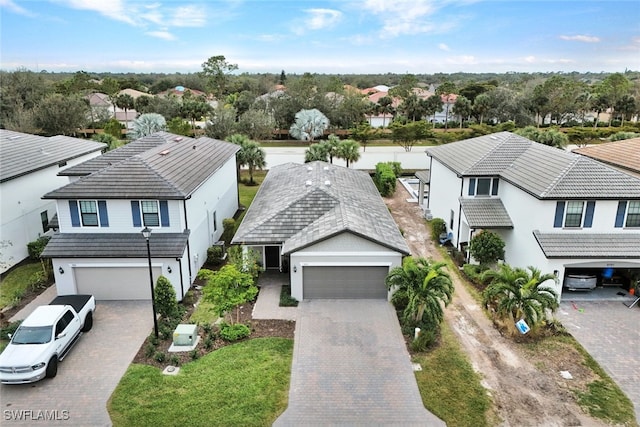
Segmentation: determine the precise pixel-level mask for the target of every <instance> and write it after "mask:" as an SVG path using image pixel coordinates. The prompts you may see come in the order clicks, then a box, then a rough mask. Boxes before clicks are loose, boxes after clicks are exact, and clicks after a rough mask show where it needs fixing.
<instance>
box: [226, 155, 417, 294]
mask: <svg viewBox="0 0 640 427" xmlns="http://www.w3.org/2000/svg"><path fill="white" fill-rule="evenodd" d="M232 243H236V244H242V245H244V246H245V247H247V248H251V249H253V250H255V251H257V253H258V255H259V258H260V259H261V261H262V265H263V266H264V267H265V268H266V269H267V270H271V269H272V270H277V271H284V272H288V274H289V277H290V281H291V295H292V296H293V297H294V298H296V299H298V300H303V299H311V298H387V297H388V291H387V287H386V286H385V284H384V280H385V277H386V276H387V274H388V273H389V270H390V269H391V268H393V267H396V266H399V265H401V263H402V257H403V256H404V255H407V254H408V253H409V248H408V246H407V244H406V242H405V240H404V238H403V237H402V235H401V234H400V231H399V230H398V227H397V225H396V223H395V222H394V220H393V218H392V217H391V214H390V213H389V210H388V209H387V207H386V205H385V204H384V202H383V200H382V198H381V197H380V193H379V192H378V190H377V189H376V187H375V185H374V184H373V181H372V180H371V177H370V176H369V175H368V174H367V173H365V172H362V171H358V170H354V169H348V168H345V167H341V166H336V165H333V164H329V163H325V162H311V163H306V164H295V163H287V164H283V165H279V166H276V167H273V168H272V169H271V170H269V173H268V174H267V176H266V178H265V180H264V181H263V183H262V185H261V187H260V190H259V191H258V193H257V194H256V197H255V199H254V200H253V203H252V204H251V207H250V208H249V210H248V211H247V213H246V215H245V217H244V219H243V220H242V223H241V224H240V226H239V228H238V230H237V232H236V234H235V236H234V237H233V240H232Z"/></svg>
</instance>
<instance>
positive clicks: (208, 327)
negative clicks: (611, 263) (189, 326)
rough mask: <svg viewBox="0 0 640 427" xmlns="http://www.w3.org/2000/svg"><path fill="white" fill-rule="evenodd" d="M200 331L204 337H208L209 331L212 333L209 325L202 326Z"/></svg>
mask: <svg viewBox="0 0 640 427" xmlns="http://www.w3.org/2000/svg"><path fill="white" fill-rule="evenodd" d="M202 331H203V332H204V334H205V335H206V336H210V335H211V331H213V328H212V327H211V323H205V324H204V325H202Z"/></svg>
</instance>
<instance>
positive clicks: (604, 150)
mask: <svg viewBox="0 0 640 427" xmlns="http://www.w3.org/2000/svg"><path fill="white" fill-rule="evenodd" d="M573 152H574V153H577V154H580V155H583V156H586V157H590V158H592V159H595V160H598V161H600V162H603V163H607V164H609V165H612V166H615V167H619V168H621V169H624V170H627V171H630V172H632V173H635V174H637V175H640V138H632V139H625V140H623V141H615V142H607V143H605V144H598V145H590V146H588V147H582V148H576V149H575V150H573Z"/></svg>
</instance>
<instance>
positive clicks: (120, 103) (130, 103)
mask: <svg viewBox="0 0 640 427" xmlns="http://www.w3.org/2000/svg"><path fill="white" fill-rule="evenodd" d="M115 104H116V106H117V107H118V108H122V109H123V110H124V122H125V126H126V127H127V129H128V128H129V110H131V109H133V108H134V107H135V100H134V99H133V96H131V95H129V94H128V93H121V94H120V95H118V96H117V97H116V99H115Z"/></svg>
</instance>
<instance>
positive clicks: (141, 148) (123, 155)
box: [58, 132, 193, 176]
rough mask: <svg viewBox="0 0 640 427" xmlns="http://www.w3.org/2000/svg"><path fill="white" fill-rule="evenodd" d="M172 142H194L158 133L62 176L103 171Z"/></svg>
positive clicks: (90, 161)
mask: <svg viewBox="0 0 640 427" xmlns="http://www.w3.org/2000/svg"><path fill="white" fill-rule="evenodd" d="M171 141H193V138H188V137H186V136H180V135H175V134H172V133H168V132H156V133H154V134H152V135H148V136H143V137H142V138H139V139H136V140H135V141H131V142H129V143H128V144H125V145H123V146H122V147H119V148H116V149H115V150H111V151H107V152H106V153H104V154H103V155H102V156H99V157H95V158H93V159H90V160H87V161H86V162H82V163H80V164H79V165H75V166H72V167H70V168H67V169H65V170H63V171H61V172H60V173H59V174H58V175H61V176H85V175H89V174H92V173H94V172H97V171H99V170H101V169H104V168H107V167H109V166H112V165H114V164H116V163H119V162H121V161H123V160H126V159H128V158H130V157H133V156H135V155H137V154H140V153H144V152H145V151H147V150H150V149H151V148H155V147H158V146H160V145H162V144H166V143H167V142H171Z"/></svg>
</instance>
